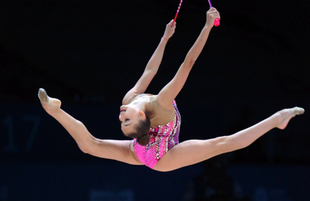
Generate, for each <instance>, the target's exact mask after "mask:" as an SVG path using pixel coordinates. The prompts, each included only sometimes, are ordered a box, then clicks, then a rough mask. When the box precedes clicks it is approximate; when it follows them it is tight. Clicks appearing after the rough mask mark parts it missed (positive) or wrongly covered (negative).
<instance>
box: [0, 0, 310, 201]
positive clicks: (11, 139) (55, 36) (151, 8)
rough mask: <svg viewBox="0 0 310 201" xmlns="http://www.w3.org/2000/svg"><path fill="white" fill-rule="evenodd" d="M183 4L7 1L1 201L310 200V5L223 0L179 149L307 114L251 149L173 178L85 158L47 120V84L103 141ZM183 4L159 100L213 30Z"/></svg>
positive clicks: (0, 111) (186, 99) (201, 1)
mask: <svg viewBox="0 0 310 201" xmlns="http://www.w3.org/2000/svg"><path fill="white" fill-rule="evenodd" d="M178 4H179V0H148V1H145V0H136V1H124V0H113V1H97V0H91V1H75V2H74V1H66V0H65V1H53V0H48V1H37V0H29V1H15V0H10V1H6V0H3V1H1V3H0V201H21V200H35V201H36V200H45V201H54V200H57V201H60V200H75V201H103V200H105V201H106V200H107V201H109V200H111V201H118V200H122V201H124V200H125V201H142V200H148V201H153V200H180V201H181V200H183V201H190V200H195V201H198V200H204V201H206V200H218V201H224V200H253V201H267V200H268V201H293V200H294V201H306V200H309V199H310V198H309V197H310V191H309V190H310V174H309V171H310V148H309V141H310V135H309V119H310V117H309V115H308V113H307V109H308V108H309V106H310V105H309V100H310V95H309V90H310V79H309V75H310V69H309V67H308V66H309V50H310V49H309V45H310V40H309V30H310V29H309V10H310V4H309V2H308V1H304V0H301V1H295V2H294V1H285V0H281V1H280V0H272V1H270V0H269V1H267V0H261V1H257V0H252V1H233V0H230V1H228V0H221V1H219V0H214V1H212V4H213V6H214V7H216V8H217V9H218V10H219V12H220V14H221V25H220V26H219V27H216V28H213V29H212V31H211V34H210V36H209V39H208V42H207V44H206V47H205V49H204V50H203V52H202V53H201V55H200V57H199V59H198V60H197V61H196V64H195V66H194V68H193V70H192V72H191V74H190V76H189V79H188V81H187V83H186V85H185V87H184V88H183V90H182V91H181V93H180V94H179V96H178V97H177V99H176V101H177V103H178V107H179V109H180V112H181V115H182V127H181V134H180V141H184V140H188V139H208V138H212V137H217V136H221V135H228V134H232V133H235V132H237V131H239V130H241V129H244V128H246V127H249V126H251V125H253V124H255V123H257V122H258V121H260V120H262V119H264V118H266V117H268V116H269V115H271V114H273V113H274V112H276V111H278V110H280V109H283V108H287V107H293V106H297V105H298V106H301V107H304V108H305V110H306V113H305V114H304V115H302V116H298V117H296V118H294V119H292V120H291V122H290V123H289V125H288V127H287V128H286V129H285V130H278V129H274V130H272V131H270V132H269V133H268V134H266V135H264V136H263V137H261V138H260V139H258V140H257V141H256V142H254V143H253V144H252V145H250V146H249V147H247V148H245V149H243V150H239V151H236V152H233V153H230V154H225V155H222V156H219V157H215V158H213V159H211V160H208V161H206V162H202V163H199V164H197V165H193V166H190V167H185V168H182V169H180V170H176V171H173V172H168V173H160V172H156V171H153V170H150V169H149V168H147V167H144V166H130V165H127V164H122V163H119V162H116V161H111V160H105V159H99V158H95V157H92V156H89V155H86V154H83V153H82V152H81V151H80V150H79V149H78V147H77V145H76V143H75V142H74V140H73V139H72V138H71V137H70V136H69V134H67V133H66V131H65V130H64V129H63V128H62V127H61V125H60V124H59V123H58V122H56V121H55V120H54V119H53V118H52V117H50V116H49V115H48V114H46V113H45V112H44V110H43V109H42V107H41V105H40V102H39V100H38V98H37V91H38V89H39V88H40V87H43V88H45V89H46V90H47V92H48V94H49V95H50V96H52V97H58V98H59V99H61V100H62V108H63V109H64V110H66V111H67V112H68V113H70V114H71V115H72V116H74V117H76V118H77V119H79V120H81V121H82V122H83V123H84V124H85V125H86V126H87V128H88V129H89V131H90V132H91V133H92V134H93V135H94V136H95V137H98V138H106V139H126V138H125V137H124V136H123V134H122V133H121V131H120V129H119V120H118V114H119V106H120V105H121V100H122V97H123V96H124V94H125V93H126V92H127V91H128V90H129V89H130V88H131V87H132V86H133V85H134V84H135V82H136V81H137V79H138V78H139V77H140V75H141V74H142V72H143V70H144V67H145V65H146V63H147V62H148V60H149V58H150V57H151V55H152V53H153V51H154V50H155V48H156V46H157V44H158V43H159V41H160V38H161V37H162V35H163V33H164V30H165V26H166V24H167V23H168V22H169V21H170V20H171V19H173V18H174V15H175V13H176V10H177V7H178ZM208 8H209V6H208V1H207V0H191V1H189V0H184V1H183V4H182V7H181V10H180V13H179V15H178V18H177V28H176V32H175V34H174V36H173V37H172V38H171V39H170V40H169V43H168V45H167V47H166V51H165V55H164V58H163V61H162V65H161V67H160V69H159V72H158V74H157V76H156V77H155V78H154V80H153V82H152V83H151V85H150V87H149V88H148V90H147V92H148V93H155V94H156V93H158V92H159V90H160V89H161V88H162V87H163V86H164V85H165V84H166V83H167V82H169V81H170V79H171V78H172V77H173V76H174V74H175V72H176V71H177V69H178V67H179V65H180V64H181V63H182V61H183V59H184V57H185V55H186V53H187V51H188V50H189V48H190V47H191V45H192V44H193V43H194V41H195V39H196V38H197V36H198V34H199V33H200V30H201V28H202V27H203V25H204V23H205V18H206V11H207V10H208Z"/></svg>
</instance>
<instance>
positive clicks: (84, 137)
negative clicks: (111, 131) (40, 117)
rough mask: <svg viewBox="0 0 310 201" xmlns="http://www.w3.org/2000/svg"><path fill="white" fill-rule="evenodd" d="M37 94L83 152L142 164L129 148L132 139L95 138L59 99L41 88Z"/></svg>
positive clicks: (48, 111)
mask: <svg viewBox="0 0 310 201" xmlns="http://www.w3.org/2000/svg"><path fill="white" fill-rule="evenodd" d="M38 96H39V99H40V101H41V104H42V107H43V108H44V110H45V111H46V112H47V113H48V114H49V115H51V116H52V117H53V118H55V119H56V120H57V121H58V122H59V123H60V124H61V125H62V126H63V127H64V128H65V129H66V130H67V131H68V133H69V134H70V135H71V136H72V137H73V139H74V140H75V141H76V143H77V144H78V146H79V148H80V149H81V151H83V152H84V153H87V154H90V155H93V156H97V157H101V158H106V159H112V160H117V161H121V162H124V163H128V164H133V165H141V164H142V163H141V162H140V161H139V160H138V159H137V158H136V155H135V154H134V153H133V152H132V151H131V149H130V147H131V143H132V141H130V140H101V139H97V138H95V137H94V136H92V135H91V133H90V132H89V131H88V130H87V128H86V127H85V126H84V124H83V123H82V122H81V121H79V120H77V119H75V118H74V117H72V116H71V115H69V114H68V113H66V112H65V111H64V110H62V109H61V108H60V106H61V101H60V100H58V99H56V98H51V97H49V96H48V95H47V93H46V92H45V90H44V89H42V88H40V89H39V92H38ZM56 137H57V136H56Z"/></svg>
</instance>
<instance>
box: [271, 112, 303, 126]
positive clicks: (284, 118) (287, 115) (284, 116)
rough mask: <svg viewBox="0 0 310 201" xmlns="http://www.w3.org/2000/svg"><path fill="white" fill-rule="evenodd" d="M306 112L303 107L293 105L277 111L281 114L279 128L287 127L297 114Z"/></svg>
mask: <svg viewBox="0 0 310 201" xmlns="http://www.w3.org/2000/svg"><path fill="white" fill-rule="evenodd" d="M304 112H305V110H304V109H303V108H301V107H293V108H290V109H284V110H281V111H279V112H277V113H278V114H279V115H280V123H279V124H278V126H277V127H278V128H279V129H285V128H286V126H287V124H288V122H289V121H290V120H291V118H293V117H295V116H296V115H301V114H303V113H304Z"/></svg>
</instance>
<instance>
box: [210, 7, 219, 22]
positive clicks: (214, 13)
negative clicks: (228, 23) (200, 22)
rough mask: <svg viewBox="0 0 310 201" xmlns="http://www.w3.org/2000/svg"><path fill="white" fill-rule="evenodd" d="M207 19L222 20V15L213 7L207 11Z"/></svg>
mask: <svg viewBox="0 0 310 201" xmlns="http://www.w3.org/2000/svg"><path fill="white" fill-rule="evenodd" d="M207 17H209V18H214V19H216V18H218V19H221V16H220V13H219V12H218V11H217V9H216V8H214V7H211V8H210V9H209V10H208V11H207Z"/></svg>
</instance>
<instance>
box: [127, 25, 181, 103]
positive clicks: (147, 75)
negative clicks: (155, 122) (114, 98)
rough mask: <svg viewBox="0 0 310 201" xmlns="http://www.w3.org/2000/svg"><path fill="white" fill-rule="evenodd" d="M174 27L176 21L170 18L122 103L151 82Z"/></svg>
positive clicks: (144, 88) (140, 91)
mask: <svg viewBox="0 0 310 201" xmlns="http://www.w3.org/2000/svg"><path fill="white" fill-rule="evenodd" d="M175 28H176V22H174V21H173V20H171V21H170V22H169V23H168V24H167V25H166V29H165V32H164V35H163V37H162V38H161V40H160V42H159V44H158V46H157V48H156V49H155V51H154V53H153V55H152V57H151V58H150V60H149V62H148V63H147V65H146V67H145V69H144V72H143V74H142V76H141V77H140V79H139V80H138V81H137V83H136V84H135V86H134V87H133V88H132V89H130V90H129V91H128V92H127V93H126V95H125V96H124V98H123V104H124V105H126V104H128V103H129V102H130V100H131V99H132V98H133V97H134V96H136V95H138V94H141V93H144V92H145V90H146V89H147V87H148V86H149V84H150V83H151V81H152V79H153V78H154V76H155V75H156V73H157V71H158V68H159V66H160V64H161V61H162V58H163V55H164V51H165V47H166V44H167V42H168V40H169V38H170V37H171V36H172V35H173V34H174V31H175Z"/></svg>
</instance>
